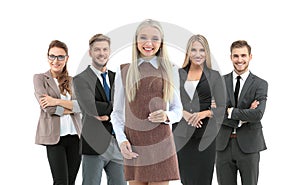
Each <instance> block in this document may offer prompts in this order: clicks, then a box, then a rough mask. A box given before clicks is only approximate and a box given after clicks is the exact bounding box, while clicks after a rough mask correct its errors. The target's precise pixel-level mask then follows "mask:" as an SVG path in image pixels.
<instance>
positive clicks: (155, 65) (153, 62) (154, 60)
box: [138, 56, 158, 69]
mask: <svg viewBox="0 0 300 185" xmlns="http://www.w3.org/2000/svg"><path fill="white" fill-rule="evenodd" d="M143 62H149V63H150V64H151V65H152V66H153V67H155V68H156V69H158V62H157V56H155V57H153V58H152V59H151V60H144V59H143V58H139V59H138V66H139V65H141V64H142V63H143Z"/></svg>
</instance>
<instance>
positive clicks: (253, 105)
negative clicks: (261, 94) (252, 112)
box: [250, 100, 259, 109]
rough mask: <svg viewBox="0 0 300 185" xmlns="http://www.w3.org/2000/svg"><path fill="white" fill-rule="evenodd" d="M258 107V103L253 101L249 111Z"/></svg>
mask: <svg viewBox="0 0 300 185" xmlns="http://www.w3.org/2000/svg"><path fill="white" fill-rule="evenodd" d="M258 105H259V101H257V100H254V101H253V102H252V103H251V106H250V109H256V108H257V106H258Z"/></svg>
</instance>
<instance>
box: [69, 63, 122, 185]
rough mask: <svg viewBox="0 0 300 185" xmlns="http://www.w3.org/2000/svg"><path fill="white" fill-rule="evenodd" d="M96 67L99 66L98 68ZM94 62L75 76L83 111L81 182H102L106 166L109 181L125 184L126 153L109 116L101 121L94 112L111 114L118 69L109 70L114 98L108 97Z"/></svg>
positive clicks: (88, 183) (94, 183)
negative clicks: (116, 137)
mask: <svg viewBox="0 0 300 185" xmlns="http://www.w3.org/2000/svg"><path fill="white" fill-rule="evenodd" d="M95 70H96V69H95ZM98 72H99V74H98V75H99V76H100V71H97V72H95V71H93V70H92V69H91V66H88V67H87V68H86V69H85V70H84V71H83V72H82V73H80V74H78V75H77V76H75V77H74V88H75V93H76V95H77V98H78V103H79V106H80V108H81V110H82V111H81V112H82V115H83V116H82V123H83V128H82V134H81V151H82V154H83V159H82V174H83V178H82V184H83V185H99V184H101V177H102V171H103V169H104V170H105V172H106V175H107V182H108V184H115V185H125V184H126V181H125V178H124V174H123V157H122V154H121V152H120V149H119V147H118V143H117V141H116V139H115V137H114V134H112V133H113V128H112V124H111V122H110V120H108V121H99V120H98V119H96V118H95V116H103V115H107V116H110V114H111V112H112V110H113V107H112V105H113V104H112V101H111V100H113V94H114V93H113V87H114V85H113V84H114V80H115V73H114V72H112V71H110V70H108V78H109V83H110V89H111V91H110V92H111V95H110V97H111V100H108V99H107V97H106V94H105V90H104V87H103V85H102V84H101V82H100V80H99V78H98V77H97V75H96V73H98Z"/></svg>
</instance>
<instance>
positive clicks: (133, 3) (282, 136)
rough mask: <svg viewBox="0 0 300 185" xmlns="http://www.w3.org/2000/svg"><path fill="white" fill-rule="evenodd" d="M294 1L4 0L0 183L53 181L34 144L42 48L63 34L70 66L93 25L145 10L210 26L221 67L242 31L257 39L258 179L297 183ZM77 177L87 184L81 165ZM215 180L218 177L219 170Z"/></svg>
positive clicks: (142, 15)
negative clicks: (260, 89)
mask: <svg viewBox="0 0 300 185" xmlns="http://www.w3.org/2000/svg"><path fill="white" fill-rule="evenodd" d="M4 2H5V3H4ZM296 2H297V1H296V0H295V1H292V0H285V1H278V0H272V1H271V0H270V1H268V0H264V1H261V0H251V1H250V0H249V1H242V0H227V1H224V0H220V1H217V0H207V1H200V0H197V1H189V0H185V1H179V2H177V1H164V0H152V1H139V0H127V1H119V2H118V1H115V0H109V1H108V0H107V1H100V0H97V1H96V0H93V1H92V0H85V1H71V0H52V1H38V0H36V1H35V0H26V1H22V0H11V1H1V3H0V23H1V28H0V65H1V69H0V80H1V83H0V84H1V90H0V98H1V101H0V102H1V106H0V107H1V108H0V109H1V111H0V113H1V118H2V119H1V134H0V137H1V138H0V141H1V146H0V147H1V152H0V174H1V175H0V176H1V178H0V184H13V185H15V184H18V185H19V184H31V185H41V184H43V185H44V184H49V185H50V184H52V177H51V173H50V169H49V165H48V162H47V157H46V151H45V148H44V147H43V146H39V145H35V144H34V137H35V131H36V125H37V120H38V116H39V108H38V105H37V102H36V100H35V98H34V95H33V82H32V77H33V74H35V73H41V72H45V71H46V70H48V68H49V67H48V64H47V59H46V52H47V49H48V44H49V43H50V41H51V40H54V39H59V40H62V41H64V42H65V43H66V44H67V45H68V47H69V55H70V59H69V63H68V68H69V72H70V74H71V75H72V76H73V75H75V74H76V71H77V67H78V65H79V63H80V62H81V60H82V58H83V56H84V54H85V53H86V52H87V49H88V40H89V39H90V37H91V36H92V35H94V34H95V33H104V34H105V33H108V32H110V31H111V30H114V29H116V28H118V27H120V26H124V25H126V24H130V23H135V22H141V21H143V20H144V19H146V18H152V19H156V20H158V21H163V22H168V23H172V24H176V25H178V26H180V27H183V28H185V29H187V30H189V31H190V32H192V33H195V34H197V33H199V34H203V35H204V36H206V38H207V39H208V42H209V44H210V47H211V52H212V54H213V55H214V57H215V58H216V60H217V62H218V65H219V67H220V69H221V72H222V74H225V73H228V72H230V71H231V70H232V64H231V61H230V58H229V54H230V51H229V47H230V44H231V43H232V42H233V41H235V40H238V39H245V40H247V41H248V42H249V44H250V45H251V46H252V48H253V51H252V53H253V60H252V61H251V62H250V70H251V71H252V72H253V73H254V74H256V75H258V76H260V77H262V78H264V79H265V80H267V81H268V82H269V93H268V95H269V97H268V102H267V108H266V112H265V115H264V118H263V120H262V122H263V125H264V134H265V139H266V142H267V146H268V150H266V151H264V152H262V153H261V163H260V177H259V184H260V185H265V184H297V183H298V181H297V180H298V179H299V178H298V176H299V170H298V167H299V165H300V163H299V162H300V161H299V154H300V153H299V150H298V146H299V136H298V135H299V131H298V129H299V128H300V127H299V124H300V123H299V119H298V117H297V115H298V104H299V98H298V95H299V90H296V87H297V86H299V85H297V84H299V82H298V83H296V81H298V80H299V76H298V72H299V70H298V67H299V62H300V61H299V43H300V37H299V33H300V29H299V17H300V13H299V8H298V6H296ZM112 42H114V40H112ZM128 52H129V56H130V50H128ZM171 53H172V52H171ZM171 53H170V55H171ZM179 59H180V60H179ZM125 60H126V59H125ZM173 60H176V61H177V62H178V64H179V65H181V62H183V61H182V57H181V58H180V57H178V59H176V58H175V59H174V58H173ZM110 62H112V61H110ZM124 62H128V61H124ZM110 66H111V67H112V68H113V67H115V66H117V65H112V64H110ZM298 88H299V87H298ZM298 88H297V89H298ZM103 180H104V181H105V178H104V179H103ZM76 184H81V172H79V174H78V178H77V183H76ZM102 184H105V183H104V182H102ZM171 184H173V185H175V184H180V183H179V182H178V181H177V182H172V183H171ZM213 184H214V185H216V184H217V183H216V179H215V177H214V180H213Z"/></svg>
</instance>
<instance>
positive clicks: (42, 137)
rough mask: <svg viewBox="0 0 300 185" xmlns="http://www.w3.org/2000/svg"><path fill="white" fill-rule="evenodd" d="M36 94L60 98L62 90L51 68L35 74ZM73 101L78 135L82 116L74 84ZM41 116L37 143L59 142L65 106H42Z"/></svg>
mask: <svg viewBox="0 0 300 185" xmlns="http://www.w3.org/2000/svg"><path fill="white" fill-rule="evenodd" d="M33 84H34V91H35V92H34V94H35V97H36V98H37V100H39V98H40V97H41V96H42V95H43V94H47V95H49V96H51V97H53V98H60V91H59V88H58V87H57V85H56V83H55V81H54V79H53V77H52V76H51V73H50V70H49V71H47V72H45V73H41V74H35V75H34V76H33ZM71 100H72V101H73V112H74V113H73V114H71V118H72V120H73V123H74V126H75V128H76V131H77V134H78V136H80V134H81V128H82V125H81V117H80V108H79V105H78V103H77V100H76V97H75V93H74V90H73V85H72V96H71ZM40 108H41V110H40V117H39V121H38V125H37V130H36V137H35V143H36V144H43V145H49V144H50V145H51V144H56V143H58V142H59V139H60V116H62V115H63V112H64V108H63V107H61V106H53V107H47V108H45V109H43V108H42V107H40Z"/></svg>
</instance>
